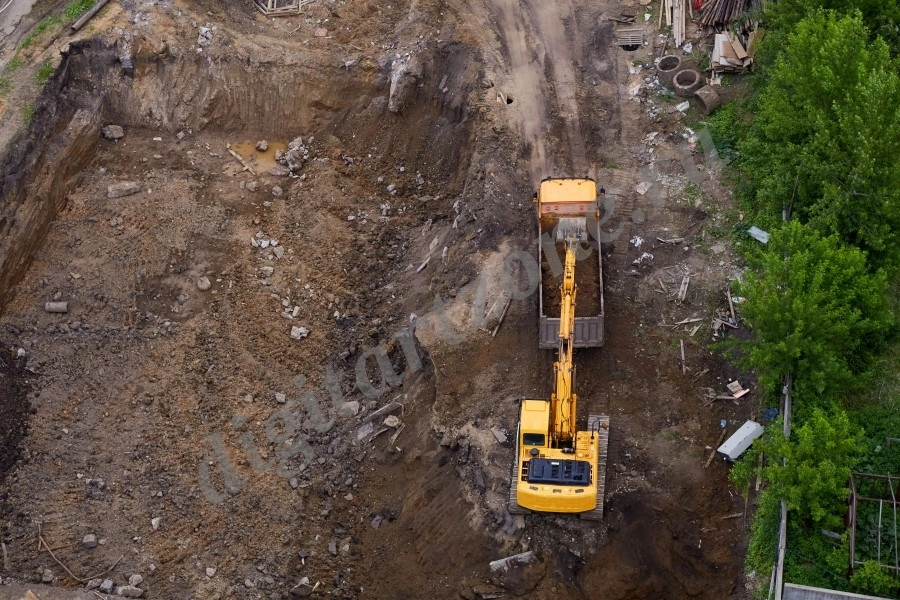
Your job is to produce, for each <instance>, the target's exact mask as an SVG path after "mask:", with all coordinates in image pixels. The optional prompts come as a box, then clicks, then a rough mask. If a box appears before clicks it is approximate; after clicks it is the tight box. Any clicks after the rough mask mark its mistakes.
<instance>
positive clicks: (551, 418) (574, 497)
mask: <svg viewBox="0 0 900 600" xmlns="http://www.w3.org/2000/svg"><path fill="white" fill-rule="evenodd" d="M585 181H590V180H585ZM591 183H593V182H592V181H591ZM583 232H584V228H583V227H573V228H571V229H570V230H568V231H560V232H559V233H558V236H560V237H563V236H564V239H565V252H566V254H565V263H564V270H563V278H562V284H561V285H560V294H561V303H560V322H559V337H558V346H557V360H556V362H554V363H553V392H552V394H551V395H550V399H549V400H546V399H540V400H532V399H523V400H521V411H520V416H519V427H518V431H517V432H516V440H517V444H516V445H517V447H516V457H515V460H514V462H513V478H512V482H511V485H510V502H509V510H510V512H511V513H514V514H515V513H518V514H521V513H524V512H528V511H539V512H551V513H579V516H580V517H582V518H587V519H593V520H599V519H601V518H602V517H603V497H604V491H605V480H606V455H607V449H608V445H609V417H608V416H605V415H590V416H589V417H588V420H587V429H586V430H583V431H578V430H577V428H576V418H577V414H578V413H577V410H576V409H577V403H578V396H577V394H575V392H574V384H575V364H574V362H573V351H574V347H575V306H576V304H575V299H576V294H577V291H578V290H577V286H576V285H575V255H576V249H577V247H578V244H579V242H580V236H583V235H584V233H583Z"/></svg>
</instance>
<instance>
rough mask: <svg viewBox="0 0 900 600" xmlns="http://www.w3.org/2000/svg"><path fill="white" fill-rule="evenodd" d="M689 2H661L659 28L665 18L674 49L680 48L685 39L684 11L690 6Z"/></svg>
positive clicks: (678, 0)
mask: <svg viewBox="0 0 900 600" xmlns="http://www.w3.org/2000/svg"><path fill="white" fill-rule="evenodd" d="M690 1H691V0H662V5H661V10H660V11H659V23H658V25H659V27H662V20H663V17H664V16H665V19H666V26H667V27H671V28H672V37H673V38H675V47H676V48H680V47H681V45H682V44H683V43H684V37H685V21H686V18H685V9H686V8H688V7H689V6H690V4H689V3H690Z"/></svg>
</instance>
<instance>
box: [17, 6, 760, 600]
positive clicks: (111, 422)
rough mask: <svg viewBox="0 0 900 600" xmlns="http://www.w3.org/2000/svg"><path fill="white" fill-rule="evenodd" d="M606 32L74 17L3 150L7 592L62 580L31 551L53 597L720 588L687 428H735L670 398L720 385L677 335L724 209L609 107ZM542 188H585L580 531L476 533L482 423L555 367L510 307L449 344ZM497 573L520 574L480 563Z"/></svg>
mask: <svg viewBox="0 0 900 600" xmlns="http://www.w3.org/2000/svg"><path fill="white" fill-rule="evenodd" d="M621 9H622V7H621V6H620V4H619V3H613V2H600V3H594V4H590V5H580V4H578V3H576V2H571V1H568V0H564V1H563V2H559V3H542V2H538V1H537V0H534V1H527V2H521V3H515V2H511V1H507V0H485V1H481V0H478V1H468V2H462V1H460V2H438V1H431V0H418V1H414V2H392V3H391V4H384V3H377V2H373V1H368V0H354V1H352V2H346V3H343V4H339V3H333V2H324V1H323V2H317V3H313V4H311V5H309V6H308V7H307V8H306V9H305V12H304V14H303V17H302V18H301V17H294V18H284V19H278V20H273V19H266V18H263V17H262V16H260V15H258V14H256V13H255V12H253V11H252V10H251V9H250V8H249V7H248V6H247V3H244V2H242V1H239V0H227V1H225V2H213V1H212V0H202V1H200V2H196V3H191V2H187V1H186V0H175V1H172V2H168V1H166V2H122V3H120V4H119V3H117V4H115V5H111V7H110V9H109V10H105V11H104V12H103V13H101V15H100V16H99V17H98V18H97V19H96V20H95V22H93V23H92V28H91V31H89V32H86V33H85V36H86V37H85V38H84V41H81V42H77V41H76V42H75V43H73V44H72V45H71V46H70V47H69V48H68V50H67V53H66V55H65V56H64V57H63V59H62V60H63V61H64V62H63V63H62V65H61V66H60V68H59V69H58V70H57V75H56V76H55V77H54V79H52V80H51V82H50V84H49V86H50V87H49V88H48V89H50V90H54V92H55V93H53V94H51V93H50V92H49V91H48V92H47V93H46V94H45V95H44V96H43V97H42V98H41V99H40V100H39V101H38V102H37V103H36V106H37V110H36V112H35V115H34V119H33V121H32V126H31V128H30V129H29V130H28V131H25V132H22V133H21V135H20V137H19V138H17V140H18V144H19V145H18V146H17V148H20V149H22V148H24V149H27V152H25V153H24V156H25V157H26V158H25V159H21V160H20V162H18V163H17V162H15V160H14V159H13V158H11V157H10V155H9V154H8V155H7V157H6V158H5V159H4V162H3V164H4V165H5V167H4V168H5V169H6V172H5V175H7V176H6V177H5V178H4V184H3V185H4V188H3V198H4V200H3V203H2V204H0V234H2V235H0V243H2V245H0V265H2V269H0V284H2V285H3V286H4V287H3V290H4V291H5V292H8V293H6V295H5V296H4V298H8V302H7V304H6V306H5V307H4V308H3V313H2V316H0V340H2V341H3V344H2V345H3V347H4V348H7V349H10V351H9V352H7V353H5V354H4V355H3V360H4V361H6V362H5V363H4V364H5V366H4V367H3V371H2V372H3V374H4V375H3V377H2V378H0V391H2V392H3V394H2V395H0V397H2V398H3V402H4V409H5V412H2V413H0V414H3V415H4V416H5V415H7V414H9V415H11V416H10V417H9V419H10V421H11V422H12V423H13V425H17V426H18V431H24V430H23V426H24V424H26V423H27V431H28V433H27V436H26V437H25V438H24V441H22V442H21V443H19V442H20V440H19V439H18V438H15V437H14V436H10V437H9V438H8V439H7V440H5V441H6V442H8V443H9V444H10V446H9V447H12V446H17V447H19V448H20V449H21V457H20V458H19V459H18V460H17V461H16V462H14V463H13V461H8V462H9V463H10V468H9V470H8V472H7V474H6V477H5V479H4V481H3V483H2V484H0V513H2V516H3V518H2V529H0V536H2V539H3V540H4V543H5V544H6V546H7V548H8V553H9V561H10V565H11V566H10V570H9V571H8V572H7V573H4V575H5V576H14V577H15V578H16V579H18V580H23V581H26V582H28V581H39V580H41V579H47V580H48V581H49V582H51V583H55V584H56V585H59V586H67V587H79V586H80V587H84V585H85V583H86V582H78V581H76V580H75V579H74V578H73V577H71V576H70V575H67V574H66V573H65V572H64V571H63V570H62V569H61V568H60V567H59V565H58V563H56V562H55V561H54V560H53V559H52V558H51V557H50V556H49V554H48V553H47V552H46V551H43V544H44V543H46V545H48V546H49V547H50V548H52V549H53V551H54V555H55V556H57V557H58V558H59V559H60V561H61V562H63V563H64V564H66V566H67V568H68V569H69V570H71V571H72V572H73V573H74V574H76V575H77V576H79V577H82V576H90V575H93V574H96V573H98V572H102V571H104V570H105V569H107V568H108V567H109V566H110V565H114V568H113V569H112V571H110V572H109V573H107V574H104V575H103V577H101V578H100V579H101V580H102V579H103V578H106V577H108V578H110V579H111V580H112V581H114V583H115V584H116V585H124V584H126V583H127V581H128V578H129V576H130V575H132V574H140V575H141V576H142V577H143V579H144V581H143V582H142V583H141V584H140V587H141V588H142V589H144V590H145V592H144V597H148V598H178V599H180V598H185V599H187V598H204V599H214V598H288V597H297V596H301V597H302V596H304V595H308V594H313V595H324V594H331V595H333V596H334V597H344V598H398V597H409V598H454V597H463V598H483V597H492V596H491V594H495V593H507V594H509V595H517V596H521V597H528V598H550V597H553V598H586V597H594V596H596V595H597V594H602V595H603V597H606V598H619V599H623V600H627V599H639V598H710V599H716V600H721V599H722V598H744V597H746V595H745V594H746V592H745V589H744V581H743V577H742V574H741V568H742V540H743V539H744V536H745V532H744V527H745V524H744V522H743V521H742V520H741V519H729V520H723V518H722V517H723V516H726V515H730V514H734V513H736V512H740V511H742V510H744V502H743V499H742V498H740V497H739V496H737V495H736V494H735V492H734V490H732V489H730V487H729V485H728V483H727V480H726V478H725V474H726V470H725V466H724V465H723V464H721V463H719V462H718V461H714V462H713V465H712V466H711V467H710V468H709V469H704V467H703V464H704V462H705V461H706V456H707V453H708V449H707V445H708V444H712V443H713V442H714V440H715V439H716V438H717V437H718V435H719V422H720V420H722V419H726V420H727V421H728V422H729V424H730V425H729V426H733V425H734V424H735V423H737V422H739V421H741V420H742V419H744V418H745V417H747V416H748V415H749V414H750V413H751V412H752V408H753V407H752V406H751V405H750V404H749V403H743V404H737V403H718V404H711V405H708V404H704V400H703V398H704V397H703V390H704V388H707V387H709V388H721V387H722V386H723V385H724V383H725V380H726V379H729V380H730V378H732V377H734V376H737V375H738V374H737V373H736V372H735V371H734V370H733V369H732V368H731V367H729V366H728V365H726V364H725V363H723V362H722V361H721V360H720V359H719V358H717V357H716V356H714V355H712V354H710V352H709V351H708V349H707V347H706V344H707V342H708V340H709V339H710V331H709V330H708V325H705V323H706V322H708V321H709V317H710V316H711V315H712V312H713V310H714V309H715V308H716V307H717V306H719V304H720V303H721V302H722V301H723V297H722V295H721V290H722V289H723V287H724V285H725V284H726V282H727V279H728V278H729V277H731V276H732V275H733V273H734V270H735V269H736V268H737V267H736V266H735V265H734V264H733V263H732V260H731V258H730V252H729V251H728V250H727V248H726V247H724V246H723V247H722V249H721V250H719V249H718V247H716V248H717V249H716V250H713V249H712V247H713V246H715V245H716V244H717V243H720V242H719V240H718V237H717V236H719V235H720V233H719V232H721V230H722V229H723V228H725V227H726V225H725V223H726V222H727V219H728V218H729V216H728V215H729V211H730V208H729V199H728V197H727V195H726V194H725V193H724V192H723V191H722V190H721V189H720V188H719V187H718V185H717V184H716V183H715V181H713V180H712V179H709V178H707V179H706V180H705V181H704V182H703V183H702V185H701V186H698V187H697V189H696V190H694V189H692V188H690V186H688V184H687V181H688V180H687V177H686V174H685V171H684V167H683V165H682V164H681V162H679V161H673V160H670V159H667V158H665V156H666V154H667V153H671V150H672V148H674V147H675V146H676V145H677V144H684V143H685V142H684V137H683V136H682V134H683V133H684V127H683V124H682V123H680V122H679V119H680V118H681V117H680V116H679V114H676V113H677V111H675V110H674V108H672V107H666V106H663V109H661V110H658V111H656V112H653V113H652V116H651V112H652V111H650V106H651V105H653V106H656V105H657V104H658V103H659V102H660V101H659V99H658V98H654V97H652V96H651V95H648V93H647V92H646V91H645V92H642V93H640V94H637V95H635V94H633V93H632V92H633V90H634V89H635V87H636V86H640V85H642V82H643V81H644V78H646V77H651V76H652V72H651V70H650V69H649V68H643V67H642V66H641V65H651V64H652V59H653V52H654V49H655V43H654V42H655V40H656V37H655V35H654V32H652V31H651V30H650V29H649V28H648V30H647V33H646V39H647V40H648V45H647V46H645V47H643V48H642V49H639V50H638V51H636V52H625V51H624V50H623V49H621V48H618V47H616V46H615V45H614V40H613V34H614V26H613V23H612V22H611V21H609V20H608V18H607V17H609V16H611V15H614V14H618V12H619V11H620V10H621ZM322 30H324V35H322ZM42 52H43V54H39V53H36V54H35V56H34V60H35V61H37V62H40V61H42V60H44V59H45V58H46V57H48V56H51V55H53V56H56V55H57V54H58V51H57V49H56V48H55V47H53V46H52V45H48V46H47V47H46V48H44V49H43V50H42ZM123 52H129V53H130V54H129V57H130V58H132V59H133V64H134V70H133V72H132V73H128V72H124V71H123V68H122V63H121V62H120V58H121V56H122V53H123ZM654 103H656V104H654ZM391 107H394V108H396V112H394V111H392V110H391ZM670 108H671V110H669V109H670ZM109 124H116V125H120V126H122V127H123V130H124V137H122V138H120V139H105V138H103V137H102V136H101V135H100V134H99V131H100V129H101V128H102V127H103V126H105V125H109ZM648 134H653V135H652V136H648ZM261 140H266V142H267V144H266V145H265V146H271V150H269V149H266V150H256V147H257V142H259V141H261ZM288 144H291V146H292V148H293V150H294V152H295V153H294V154H293V155H292V156H293V158H292V159H291V160H293V161H294V163H295V164H293V166H292V167H291V169H293V170H291V169H289V168H287V167H286V166H285V165H287V164H289V161H287V160H283V161H282V162H284V163H285V165H282V164H281V163H278V162H276V161H275V152H274V151H275V148H276V147H277V148H279V149H283V148H287V147H288ZM259 147H260V148H263V147H264V145H262V144H260V145H259ZM229 150H232V151H235V150H237V151H239V154H240V157H241V159H242V160H243V161H244V162H243V163H242V162H239V161H238V160H237V159H236V158H235V157H234V156H233V155H232V154H231V153H230V152H229ZM695 158H696V161H697V162H698V164H699V163H702V160H703V158H702V156H699V155H697V156H696V157H695ZM244 163H246V166H245V164H244ZM13 172H15V173H19V174H21V176H19V177H9V174H10V173H13ZM563 174H566V175H571V174H577V175H584V174H589V175H592V176H594V177H595V178H597V180H598V182H599V183H600V184H601V185H604V186H606V188H607V190H608V191H609V192H610V196H611V197H612V196H614V197H615V200H614V202H615V208H614V210H612V209H611V213H610V218H609V219H608V220H605V221H604V230H605V231H607V232H609V240H608V242H607V243H606V244H605V246H604V264H605V272H604V278H605V280H606V290H605V297H606V312H607V315H608V317H607V322H606V331H607V340H606V344H605V346H604V347H603V348H601V349H595V350H585V351H579V352H577V353H576V357H575V360H576V364H577V365H578V369H579V378H578V380H577V385H578V393H579V395H580V398H581V399H582V404H581V406H582V410H583V413H584V414H583V416H586V415H587V414H588V412H596V413H600V412H602V413H606V414H609V415H611V436H610V440H611V442H610V443H611V445H610V469H609V480H608V485H607V515H606V519H605V520H604V521H603V522H602V523H600V524H595V523H586V522H582V521H579V520H578V519H575V518H569V517H563V516H558V515H528V516H526V517H524V518H523V517H521V516H512V515H510V514H509V513H508V511H507V510H506V508H507V507H506V498H507V495H508V486H509V465H510V461H511V459H512V453H513V448H512V442H511V441H510V440H509V439H507V440H506V441H505V442H500V441H498V436H497V435H496V434H495V433H494V430H496V431H501V432H505V435H506V436H507V437H511V436H512V435H514V434H513V432H514V431H515V423H516V419H517V411H516V409H517V406H516V404H515V402H514V400H515V398H518V397H522V396H531V397H545V396H546V395H547V394H548V393H549V384H550V373H551V364H552V361H553V357H552V353H548V352H544V351H540V350H538V348H537V314H536V313H537V298H536V295H534V294H530V295H529V294H522V295H521V297H520V298H517V299H516V300H515V301H514V302H513V303H512V305H511V307H510V311H509V314H508V316H507V318H506V321H505V322H504V324H503V326H502V327H501V329H500V330H499V332H498V333H497V336H496V337H491V336H490V334H488V333H486V332H484V331H482V330H480V329H479V328H478V324H479V321H480V319H481V318H482V317H483V315H484V312H485V311H486V310H487V309H489V308H490V306H491V304H492V303H493V301H494V300H495V299H496V298H497V297H498V295H499V292H500V288H501V286H502V282H503V281H504V277H507V278H508V277H513V278H514V279H515V278H518V279H516V280H517V281H519V282H520V283H521V286H522V289H524V288H525V287H526V286H527V281H525V279H526V277H525V275H524V274H523V272H522V270H521V269H519V270H514V269H513V270H512V272H510V265H511V262H510V260H509V257H510V256H514V253H516V252H525V253H527V254H528V255H533V247H532V244H533V239H532V237H533V231H534V222H533V218H534V214H533V207H532V204H531V191H532V189H533V187H534V185H535V184H536V182H537V181H539V179H540V178H542V177H544V176H547V175H563ZM646 177H649V178H651V179H652V183H653V184H654V186H656V188H655V190H654V191H656V190H659V192H660V194H659V195H654V196H653V199H652V200H651V198H650V197H649V195H648V196H643V195H641V194H638V193H636V192H635V191H634V188H635V185H636V184H637V182H638V181H640V180H641V178H646ZM127 182H133V184H134V185H136V186H137V187H136V193H134V194H132V195H124V196H121V197H115V194H114V193H111V192H110V186H117V185H121V184H123V183H127ZM114 189H118V188H114ZM675 237H683V238H684V242H681V243H675V244H666V243H662V242H658V241H655V240H657V239H658V238H662V239H670V238H675ZM645 254H646V255H647V256H649V258H648V257H647V256H644V255H645ZM23 265H24V266H23ZM26 267H27V268H26ZM17 269H18V270H17ZM504 273H506V275H504ZM688 276H689V277H690V288H689V290H690V291H689V293H688V294H687V296H686V298H684V300H682V301H678V300H677V299H676V297H675V296H676V293H677V290H678V288H679V285H680V284H681V282H682V281H683V278H684V277H688ZM10 290H14V291H12V292H10ZM48 301H54V302H68V312H66V313H54V312H47V311H46V310H45V303H46V302H48ZM689 317H695V318H702V320H703V322H702V323H700V325H701V326H702V328H701V329H694V327H695V323H691V325H690V326H677V327H676V326H671V325H670V324H671V323H675V322H678V321H680V320H683V319H686V318H689ZM660 324H664V325H665V326H660ZM301 328H302V330H301ZM679 341H683V342H684V344H685V347H686V349H687V352H686V362H685V365H684V367H685V368H683V367H682V364H681V361H680V357H679V352H678V350H677V348H678V347H679ZM13 358H15V361H14V360H13ZM16 361H18V362H16ZM685 371H686V372H685ZM24 400H27V401H28V402H29V403H30V414H29V410H28V409H27V408H24V409H23V406H24ZM388 415H391V416H393V417H396V419H397V420H398V421H394V420H388V421H387V424H385V422H386V421H385V417H386V416H388ZM10 430H11V431H14V430H16V429H15V427H13V428H11V429H10ZM500 438H501V439H502V436H500ZM87 535H94V536H96V538H97V539H98V543H97V545H96V546H95V547H91V544H90V543H85V536H87ZM40 538H43V539H44V542H42V543H41V544H42V545H41V546H39V545H38V541H39V539H40ZM736 540H737V543H736ZM524 550H533V551H534V552H535V554H536V555H537V557H538V561H537V562H536V563H535V564H534V565H532V566H531V567H529V568H527V569H525V570H523V571H521V572H517V573H515V574H512V575H510V576H507V577H496V576H492V574H491V573H490V572H489V570H488V567H487V564H488V562H489V561H491V560H494V559H497V558H501V557H503V556H506V555H508V554H511V553H516V552H521V551H524ZM120 557H121V558H120ZM48 572H49V575H48ZM95 583H97V584H99V582H95ZM92 585H93V584H92ZM316 586H317V587H316ZM314 587H315V591H313V588H314Z"/></svg>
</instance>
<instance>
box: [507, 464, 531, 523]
mask: <svg viewBox="0 0 900 600" xmlns="http://www.w3.org/2000/svg"><path fill="white" fill-rule="evenodd" d="M518 482H519V453H518V451H517V452H516V456H515V457H513V463H512V473H511V474H510V478H509V506H508V507H507V509H506V510H507V511H508V512H509V514H511V515H528V514H531V511H530V510H528V509H527V508H523V507H521V506H519V499H518V493H517V488H518V486H517V485H516V484H517V483H518Z"/></svg>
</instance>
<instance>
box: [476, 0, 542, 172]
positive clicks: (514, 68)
mask: <svg viewBox="0 0 900 600" xmlns="http://www.w3.org/2000/svg"><path fill="white" fill-rule="evenodd" d="M491 6H492V7H493V10H494V12H495V14H496V16H497V20H498V24H499V26H500V31H499V32H498V34H499V35H500V36H502V40H501V42H502V44H503V47H504V49H505V51H506V54H507V56H506V59H507V60H508V61H509V72H510V83H509V88H510V89H512V90H514V95H513V94H507V98H512V99H513V101H514V102H515V103H516V108H515V111H514V113H515V114H517V115H518V119H517V122H518V125H519V126H520V128H521V130H520V133H521V135H522V137H523V138H524V141H525V143H526V145H527V146H528V147H529V149H530V161H529V167H530V174H531V179H532V181H533V182H537V181H538V180H540V179H541V178H542V177H544V176H545V174H546V173H548V172H549V171H550V169H549V167H550V164H549V160H550V159H549V157H548V155H547V140H546V135H545V133H546V129H547V127H546V121H547V106H546V100H545V97H544V95H543V94H542V93H540V92H539V91H540V90H543V89H544V86H543V85H542V81H541V80H542V79H543V67H542V66H541V62H542V61H539V60H538V56H537V49H536V48H529V45H530V44H529V41H530V40H532V39H536V38H535V36H533V35H532V30H533V27H531V26H530V24H529V23H528V22H527V21H526V17H527V15H526V13H525V11H524V10H523V6H526V5H525V4H523V3H520V2H517V1H515V0H492V2H491Z"/></svg>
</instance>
